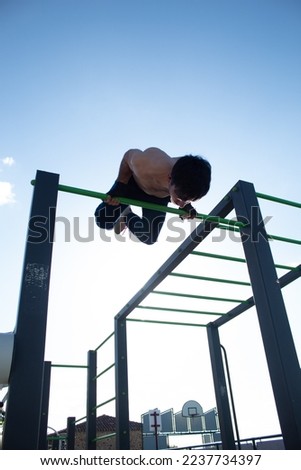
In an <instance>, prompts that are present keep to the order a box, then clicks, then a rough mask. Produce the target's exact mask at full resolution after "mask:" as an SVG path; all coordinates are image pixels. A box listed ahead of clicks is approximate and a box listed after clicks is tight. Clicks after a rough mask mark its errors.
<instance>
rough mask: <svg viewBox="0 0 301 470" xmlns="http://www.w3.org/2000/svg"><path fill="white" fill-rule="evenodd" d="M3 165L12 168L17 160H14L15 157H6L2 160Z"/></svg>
mask: <svg viewBox="0 0 301 470" xmlns="http://www.w3.org/2000/svg"><path fill="white" fill-rule="evenodd" d="M2 163H3V165H6V166H12V165H14V163H15V160H14V159H13V157H4V158H2Z"/></svg>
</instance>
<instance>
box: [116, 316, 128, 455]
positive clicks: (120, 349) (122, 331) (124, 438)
mask: <svg viewBox="0 0 301 470" xmlns="http://www.w3.org/2000/svg"><path fill="white" fill-rule="evenodd" d="M115 387H116V426H117V429H116V448H117V449H118V450H129V449H130V427H129V390H128V367H127V341H126V320H125V319H124V320H122V319H118V318H116V317H115Z"/></svg>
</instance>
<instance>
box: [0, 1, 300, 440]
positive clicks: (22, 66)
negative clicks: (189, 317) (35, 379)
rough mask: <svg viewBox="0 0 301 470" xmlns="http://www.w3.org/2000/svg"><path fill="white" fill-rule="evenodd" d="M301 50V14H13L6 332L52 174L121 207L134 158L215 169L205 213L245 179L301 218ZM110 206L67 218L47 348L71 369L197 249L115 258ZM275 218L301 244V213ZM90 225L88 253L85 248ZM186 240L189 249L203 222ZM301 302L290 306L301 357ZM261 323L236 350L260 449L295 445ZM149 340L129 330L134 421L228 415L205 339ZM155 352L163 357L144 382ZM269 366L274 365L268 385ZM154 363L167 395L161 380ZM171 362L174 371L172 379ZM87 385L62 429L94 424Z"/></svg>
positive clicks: (3, 165)
mask: <svg viewBox="0 0 301 470" xmlns="http://www.w3.org/2000/svg"><path fill="white" fill-rule="evenodd" d="M300 45H301V5H300V2H298V1H297V0H273V1H272V0H252V1H251V0H227V1H226V0H163V1H161V0H160V1H159V0H151V1H150V0H140V1H138V0H126V1H122V0H88V1H84V0H40V1H38V0H23V1H21V0H1V2H0V64H1V73H0V221H1V243H0V247H1V248H0V250H1V251H0V253H1V269H0V291H1V299H2V302H1V309H0V331H2V332H5V331H11V330H13V328H14V326H15V321H16V314H17V308H18V297H19V288H20V277H21V271H22V263H23V255H24V245H25V238H26V228H27V222H28V215H29V210H30V203H31V197H32V187H31V185H30V181H31V179H33V178H34V177H35V173H36V170H37V169H40V170H45V171H50V172H54V173H59V174H60V181H61V183H63V184H67V185H71V186H78V187H82V188H87V189H92V190H96V191H97V190H99V191H101V192H105V191H107V190H108V189H109V187H111V184H112V182H113V181H114V179H115V177H116V175H117V171H118V166H119V162H120V159H121V158H122V155H123V154H124V152H125V151H126V150H127V149H128V148H133V147H135V148H141V149H145V148H147V147H149V146H157V147H160V148H162V149H163V150H165V151H166V152H167V153H168V154H170V155H171V156H180V155H184V154H186V153H196V154H201V155H204V156H205V157H206V158H208V160H209V161H210V162H211V164H212V167H213V181H212V188H211V191H210V193H209V194H208V195H207V196H206V198H204V200H202V201H199V202H198V203H197V205H196V207H197V209H198V211H199V212H203V213H207V212H209V211H210V210H211V209H212V207H214V206H215V205H216V204H217V202H219V200H220V199H221V198H222V197H223V196H224V195H225V194H226V193H227V192H228V190H229V189H230V188H231V187H232V186H233V185H234V184H235V183H236V181H237V180H239V179H241V180H246V181H250V182H253V183H254V185H255V188H256V190H258V191H260V192H265V193H268V194H273V195H276V196H280V197H285V198H287V199H291V200H297V201H300V182H299V178H300V161H301V159H300V148H301V146H300V136H301V132H300V131H301V129H300V122H301V120H300V117H301V116H300V114H301V111H300V110H301V85H300V83H301V66H300V49H301V47H300ZM96 203H97V201H96V200H91V199H88V198H80V197H78V196H72V195H67V194H60V196H59V206H58V216H59V217H62V218H63V217H64V218H66V219H68V220H69V221H70V223H71V227H72V234H71V239H70V241H68V240H67V236H66V230H65V225H64V222H63V221H62V220H61V221H60V222H58V224H57V242H56V244H55V247H54V260H53V270H52V281H51V282H52V285H51V296H50V305H49V320H48V338H47V348H46V354H47V357H46V358H47V359H48V360H52V361H53V362H60V363H77V362H78V363H83V362H85V360H86V351H87V350H88V349H91V348H92V349H93V347H96V346H97V344H99V343H100V342H101V341H102V339H103V338H104V337H105V336H106V335H107V334H109V333H111V331H112V330H113V317H114V315H115V314H116V313H117V312H118V311H119V309H120V308H122V306H123V305H124V304H125V303H126V302H127V301H128V300H129V298H130V297H131V296H132V295H134V294H135V293H136V291H137V290H138V289H139V288H140V287H141V286H142V285H143V284H144V283H145V282H146V281H147V280H148V278H149V277H150V276H151V275H152V274H153V272H154V271H155V270H157V269H158V267H160V265H161V264H163V262H164V261H165V259H166V258H167V256H168V255H169V254H171V253H172V252H173V251H174V250H175V249H176V248H177V246H178V245H179V243H180V241H181V240H176V241H173V242H170V241H168V240H167V238H168V236H169V235H170V233H169V232H168V230H167V228H165V229H164V231H163V232H162V236H161V239H160V241H159V242H158V243H157V244H156V246H152V247H146V246H142V245H140V244H138V243H135V242H133V241H131V240H129V239H128V236H126V237H125V238H124V241H122V242H121V241H120V240H119V241H118V240H116V239H114V237H113V236H111V242H110V243H106V242H104V241H103V240H102V239H101V238H100V237H99V234H98V232H97V230H96V228H95V227H94V225H93V220H92V217H93V212H94V208H95V206H96ZM263 208H264V210H265V211H266V212H265V214H266V215H269V216H272V220H271V221H270V222H269V227H270V228H271V232H272V233H273V232H274V233H276V234H279V235H284V236H288V237H292V238H298V237H299V234H300V222H299V221H298V217H297V213H296V211H297V209H294V210H293V209H290V208H287V209H284V208H282V207H278V206H275V205H272V206H271V205H268V204H266V203H263ZM64 220H65V219H64ZM75 220H78V221H79V223H80V228H81V233H82V234H86V235H87V240H86V242H83V243H79V242H78V241H77V240H76V239H75V237H74V230H75V229H74V227H75ZM89 224H90V225H89ZM183 227H185V230H186V233H187V234H188V233H189V232H190V229H191V227H190V225H189V223H186V225H185V226H183V225H181V228H182V229H183ZM93 230H94V232H93ZM82 236H83V235H82ZM89 237H90V238H91V239H90V238H89ZM174 238H175V237H174ZM206 249H208V250H209V251H213V252H216V251H217V252H219V253H225V252H226V253H227V254H229V255H233V256H235V255H236V254H238V255H239V254H242V250H241V246H240V244H239V243H231V242H230V240H229V239H227V240H225V242H223V243H221V242H218V243H215V244H214V245H213V244H212V241H211V242H208V244H207V246H206ZM273 252H274V253H275V258H277V262H281V263H284V264H292V265H296V264H299V262H300V250H299V248H298V246H288V245H285V246H283V245H281V246H280V245H279V244H278V245H277V244H274V245H273ZM194 264H195V265H194ZM183 270H184V268H183ZM186 270H187V271H189V270H190V271H194V270H195V271H196V272H200V271H201V270H204V271H205V273H207V272H210V271H212V272H213V273H215V275H216V276H217V277H219V276H220V275H221V274H223V272H224V271H227V272H228V270H229V274H232V277H234V278H235V277H237V276H238V274H237V271H233V273H232V267H228V266H227V267H226V268H225V267H224V266H222V265H219V264H218V265H213V266H211V265H209V264H208V263H207V262H206V263H204V262H202V265H201V266H200V264H199V260H198V264H197V263H196V262H195V260H194V262H190V265H189V264H187V268H186ZM225 274H226V273H225ZM239 275H241V276H247V273H246V272H245V271H244V272H242V273H240V271H239ZM298 282H299V281H296V283H295V284H296V286H297V287H298ZM297 287H290V288H287V289H288V290H287V294H285V295H286V297H287V302H288V307H289V309H288V311H289V316H290V322H291V325H292V330H293V332H294V335H295V337H296V339H298V340H299V342H298V341H296V343H297V342H298V344H300V326H301V325H300V320H299V319H298V318H297V312H296V310H297V308H296V307H297V305H298V300H297ZM174 288H178V289H179V290H181V289H184V288H186V286H176V285H174ZM190 288H191V289H192V287H190ZM196 288H197V287H196ZM204 289H205V290H206V289H207V290H206V292H207V291H209V292H210V289H211V287H210V286H205V287H204ZM215 292H216V287H215ZM235 294H236V295H242V296H244V295H246V293H245V292H241V293H240V292H238V293H236V292H235ZM246 297H247V295H246ZM224 308H226V307H224ZM255 315H256V313H255V312H250V313H246V314H245V315H244V316H243V318H241V319H237V320H235V321H234V322H233V323H234V325H231V326H229V327H228V326H227V327H225V333H224V334H225V341H226V342H227V348H228V349H229V354H230V356H231V358H232V364H233V365H232V367H233V369H234V370H233V374H234V382H235V385H236V389H235V390H236V396H237V401H238V404H237V406H238V408H239V424H240V426H241V428H242V430H241V434H242V435H243V436H246V437H247V436H248V435H250V434H257V433H259V434H260V433H267V434H268V433H274V432H278V423H277V418H275V410H274V408H273V404H271V402H272V400H271V391H270V385H269V380H268V379H267V374H266V366H265V363H264V359H263V358H262V355H263V353H262V346H261V343H260V342H258V338H257V336H258V326H257V323H256V317H255ZM231 323H232V322H231ZM139 328H140V329H138V328H137V327H134V326H132V325H131V326H130V328H129V330H130V331H129V337H130V339H131V341H133V344H134V345H133V346H131V347H130V354H131V360H132V362H131V365H130V373H131V397H132V398H131V417H132V419H139V417H140V414H141V413H143V412H145V411H147V410H148V409H149V408H154V407H159V408H162V409H168V408H170V407H174V408H175V411H179V410H180V408H181V406H182V404H183V403H184V402H185V401H187V400H188V399H195V400H197V401H199V402H200V403H201V405H202V406H203V408H204V409H208V408H210V407H213V406H215V400H214V395H213V388H212V379H211V378H210V367H209V366H208V352H207V344H206V337H205V333H204V334H203V335H202V336H200V333H199V330H198V329H195V330H198V331H192V330H190V331H189V333H188V332H187V331H186V330H185V331H183V330H181V332H179V331H178V330H177V332H175V330H174V329H171V330H166V329H165V330H164V332H163V333H162V331H161V330H159V329H158V327H153V326H149V327H148V329H147V330H146V328H145V327H144V326H143V327H140V326H139ZM167 331H168V333H167ZM246 331H248V332H250V331H254V335H249V334H247V335H246V333H243V332H246ZM145 335H146V336H145ZM151 335H155V337H156V338H158V340H157V343H158V345H159V346H158V347H157V348H156V351H153V350H152V348H151V347H150V346H149V347H146V348H145V338H149V337H151ZM161 335H162V337H161ZM173 335H175V336H173ZM200 337H202V341H200ZM67 338H68V341H67ZM171 338H174V339H171ZM170 341H171V342H170ZM146 343H147V342H146ZM66 344H68V345H69V346H68V348H67V349H66ZM244 345H246V347H245V350H246V351H245V353H242V351H241V348H243V346H244ZM247 345H248V346H247ZM253 348H254V349H255V350H253ZM137 349H139V351H141V350H143V349H146V351H144V355H143V366H141V364H139V363H138V362H137ZM232 349H233V350H232ZM258 351H260V352H258ZM255 353H256V354H257V353H258V354H261V356H260V360H259V361H258V362H259V363H260V364H262V365H260V366H257V368H256V369H255V370H254V368H252V363H253V362H254V354H255ZM244 354H245V355H244ZM200 358H202V360H200ZM151 361H155V365H156V370H157V371H158V372H157V373H158V380H157V384H156V383H155V384H154V383H150V382H149V380H148V379H147V377H148V375H147V371H148V367H150V366H149V364H152V362H151ZM237 361H238V363H237ZM240 361H241V362H240ZM200 362H201V364H200ZM162 363H163V364H164V367H166V366H167V365H168V368H169V369H170V370H171V376H168V378H166V377H165V376H166V374H162V369H161V372H160V364H162ZM196 364H197V366H196ZM173 368H174V369H173ZM198 368H201V371H202V372H201V374H198V373H196V372H195V370H196V369H198ZM179 369H180V370H181V371H182V372H181V377H180V378H179V377H178V376H177V373H178V372H177V371H178V370H179ZM144 370H145V371H146V372H145V374H146V375H145V376H144V375H143V374H144ZM191 370H192V372H191ZM246 370H248V372H249V376H248V374H247V373H246ZM183 371H186V372H183ZM68 374H70V375H68ZM77 374H78V375H75V374H74V373H73V372H69V371H68V372H67V373H66V374H61V373H60V372H57V371H55V372H54V373H53V383H54V389H55V390H59V391H58V392H56V391H53V397H52V403H51V409H50V422H49V424H50V425H51V426H54V427H63V426H64V425H65V419H66V417H67V416H68V415H70V414H72V415H74V414H75V415H77V416H82V415H84V413H85V411H84V406H85V398H84V387H85V377H83V375H82V373H81V372H79V373H77ZM242 375H243V379H242ZM171 377H172V378H171ZM177 377H178V378H177ZM187 377H189V379H188V378H187ZM250 377H251V378H250ZM111 378H112V377H111ZM110 380H111V379H110V378H109V379H108V382H110ZM173 380H175V382H173ZM165 381H166V382H165ZM142 382H143V384H144V387H147V390H146V389H145V388H143V386H142V384H141V383H142ZM243 382H244V384H245V386H243V385H242V383H243ZM169 385H170V388H168V387H169ZM110 386H111V384H109V383H108V388H109V387H110ZM0 393H1V392H0ZM110 393H113V389H112V392H110V391H109V390H108V395H110ZM105 395H106V394H105ZM57 396H60V397H61V398H60V400H57ZM70 397H72V398H70ZM106 398H107V395H106V396H105V397H103V399H106ZM101 401H103V400H101ZM53 403H55V405H54V404H53ZM58 403H59V405H58ZM113 411H114V410H113ZM113 411H112V410H111V409H110V408H108V409H105V410H104V413H107V414H109V413H111V412H113ZM255 415H256V419H254V416H255Z"/></svg>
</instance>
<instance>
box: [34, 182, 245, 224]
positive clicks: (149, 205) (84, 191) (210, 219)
mask: <svg viewBox="0 0 301 470" xmlns="http://www.w3.org/2000/svg"><path fill="white" fill-rule="evenodd" d="M31 184H32V185H33V186H34V185H35V180H32V181H31ZM58 190H59V191H62V192H65V193H71V194H77V195H79V196H87V197H93V198H96V199H102V200H103V201H105V200H106V199H107V198H108V194H105V193H99V192H97V191H90V190H88V189H81V188H75V187H73V186H66V185H64V184H59V185H58ZM118 200H119V201H120V202H121V203H123V204H127V205H132V206H137V207H144V208H145V209H151V210H155V211H160V212H168V213H170V214H177V215H185V214H186V215H187V212H186V211H184V210H183V209H175V208H173V207H166V206H161V205H159V204H153V203H150V202H145V201H137V200H136V199H129V198H125V197H118ZM196 219H200V220H203V221H206V222H214V223H217V224H224V225H226V226H231V227H238V228H242V227H246V224H244V223H242V222H238V221H236V220H230V219H224V218H223V217H217V216H209V215H207V214H201V213H198V214H197V215H196ZM221 228H227V227H224V226H223V227H221Z"/></svg>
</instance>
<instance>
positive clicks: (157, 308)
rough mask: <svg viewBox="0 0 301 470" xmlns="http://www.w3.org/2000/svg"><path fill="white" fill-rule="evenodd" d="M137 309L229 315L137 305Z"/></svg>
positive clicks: (218, 313)
mask: <svg viewBox="0 0 301 470" xmlns="http://www.w3.org/2000/svg"><path fill="white" fill-rule="evenodd" d="M136 308H144V309H146V310H160V311H162V312H180V313H194V314H197V315H227V314H226V313H221V312H207V311H203V310H186V309H181V308H168V307H151V306H149V305H137V307H136Z"/></svg>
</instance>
